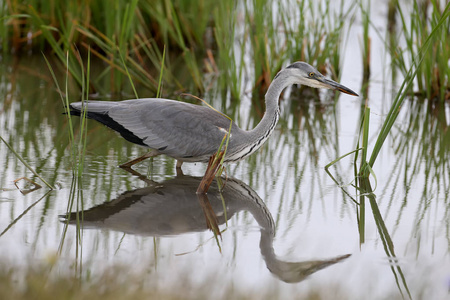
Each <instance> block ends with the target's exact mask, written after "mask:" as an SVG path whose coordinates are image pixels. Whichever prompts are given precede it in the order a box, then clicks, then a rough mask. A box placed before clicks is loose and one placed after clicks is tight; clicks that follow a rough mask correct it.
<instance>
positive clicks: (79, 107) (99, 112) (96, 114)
mask: <svg viewBox="0 0 450 300" xmlns="http://www.w3.org/2000/svg"><path fill="white" fill-rule="evenodd" d="M118 104H119V102H112V101H88V102H73V103H71V104H70V114H71V115H73V116H81V114H82V112H83V108H85V109H86V110H87V111H86V117H87V118H89V119H93V120H95V121H97V122H100V123H102V124H103V125H106V126H107V127H109V128H111V129H112V130H115V131H117V132H118V133H120V135H121V136H122V137H124V138H125V139H126V140H127V141H130V142H132V143H135V144H138V145H142V146H146V145H145V144H144V142H143V140H142V139H141V138H139V137H137V136H136V135H134V134H133V133H132V132H131V131H129V130H128V129H126V128H125V127H123V126H122V125H121V124H119V123H118V122H116V121H115V120H114V119H113V118H111V117H110V116H109V114H108V112H109V110H110V109H111V108H113V107H114V106H116V105H118Z"/></svg>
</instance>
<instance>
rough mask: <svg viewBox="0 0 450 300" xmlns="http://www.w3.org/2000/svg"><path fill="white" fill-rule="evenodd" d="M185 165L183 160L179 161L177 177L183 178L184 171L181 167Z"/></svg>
mask: <svg viewBox="0 0 450 300" xmlns="http://www.w3.org/2000/svg"><path fill="white" fill-rule="evenodd" d="M182 164H183V162H182V161H181V160H177V167H176V169H175V170H176V171H177V176H183V175H184V174H183V170H181V165H182Z"/></svg>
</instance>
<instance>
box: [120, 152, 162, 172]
mask: <svg viewBox="0 0 450 300" xmlns="http://www.w3.org/2000/svg"><path fill="white" fill-rule="evenodd" d="M157 155H159V152H158V151H157V150H152V151H150V152H148V153H145V154H144V155H142V156H139V157H138V158H135V159H132V160H130V161H128V162H126V163H124V164H121V165H120V166H119V167H121V168H122V169H131V167H132V166H134V165H135V164H137V163H140V162H141V161H143V160H145V159H147V158H150V157H155V156H157Z"/></svg>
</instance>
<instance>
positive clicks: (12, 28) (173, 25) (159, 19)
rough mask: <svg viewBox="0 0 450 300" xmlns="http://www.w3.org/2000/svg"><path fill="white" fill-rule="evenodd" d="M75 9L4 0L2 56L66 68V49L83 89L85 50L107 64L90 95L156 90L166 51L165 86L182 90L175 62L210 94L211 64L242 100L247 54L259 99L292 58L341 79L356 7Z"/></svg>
mask: <svg viewBox="0 0 450 300" xmlns="http://www.w3.org/2000/svg"><path fill="white" fill-rule="evenodd" d="M70 3H71V2H70ZM70 3H69V4H66V3H64V2H60V1H48V2H46V3H45V4H43V3H40V1H31V2H29V3H28V5H24V4H21V3H17V2H5V4H4V6H3V7H2V8H1V9H2V10H3V12H6V14H5V15H7V17H5V18H4V19H3V22H1V25H0V26H1V27H0V31H1V32H3V36H4V39H3V40H2V41H1V42H2V45H3V47H2V48H3V52H4V53H6V52H8V51H9V50H10V49H13V51H14V52H16V53H17V52H19V51H26V50H28V51H37V50H50V49H51V51H52V52H54V53H55V54H56V56H57V57H58V58H59V60H60V62H61V66H65V65H66V55H65V53H66V52H67V51H69V52H70V53H71V55H70V56H69V63H68V65H69V71H70V73H71V75H72V76H73V77H74V79H75V80H76V82H78V84H79V86H80V87H81V85H82V84H83V83H82V74H81V71H80V69H79V67H78V64H79V62H78V61H79V58H78V57H79V55H78V52H82V53H86V52H87V51H88V49H91V51H92V54H93V55H95V56H96V57H98V58H100V59H101V60H102V61H103V62H104V65H105V66H104V71H102V72H101V73H100V74H95V76H92V78H93V80H92V81H91V82H90V85H89V89H90V92H91V93H93V92H100V93H101V94H103V95H105V94H110V93H112V94H113V95H114V94H118V93H121V92H123V91H125V92H128V91H129V89H130V88H131V87H130V86H129V85H126V82H125V81H124V80H123V75H124V74H130V75H131V77H132V79H133V82H134V83H135V84H139V85H142V86H144V87H145V88H146V89H148V90H150V91H151V92H153V93H154V92H156V90H157V86H158V80H157V78H156V76H157V74H159V73H161V68H162V65H161V63H160V62H161V61H162V56H163V53H162V50H161V49H162V48H163V45H164V46H166V51H167V53H168V54H169V55H167V59H166V60H165V70H166V72H164V77H163V84H164V85H165V86H170V89H171V90H173V89H183V88H184V87H185V85H184V83H183V82H179V81H178V79H177V76H174V72H177V71H176V70H177V68H178V65H179V64H184V65H186V66H187V67H188V71H189V75H190V77H191V78H192V79H193V82H194V84H195V86H196V87H197V88H198V89H199V90H200V91H204V90H205V89H206V88H208V87H207V86H204V80H203V75H202V71H201V70H202V69H203V68H206V69H207V70H208V72H212V73H213V74H217V75H218V76H219V74H220V78H221V84H222V85H223V86H224V87H225V86H227V87H230V90H231V92H232V95H233V97H234V98H236V99H238V98H239V96H240V93H241V84H242V76H243V70H244V54H245V53H248V51H249V52H251V53H253V55H252V60H251V61H246V62H245V66H246V67H248V68H253V70H254V78H255V83H254V86H255V88H257V89H258V90H260V91H261V92H262V93H261V95H262V94H263V93H264V90H265V89H266V88H267V86H268V84H269V83H270V81H271V78H272V77H273V76H274V74H276V72H277V71H278V70H279V69H280V68H281V66H282V65H283V64H284V63H286V62H287V61H292V60H299V59H302V60H307V61H309V62H310V63H311V64H314V65H316V66H317V67H318V68H319V70H321V71H322V72H324V73H329V72H331V73H330V74H331V76H332V77H337V76H339V64H340V61H339V59H340V51H339V50H340V48H341V43H342V33H343V26H344V20H345V18H346V17H348V16H349V15H350V14H351V13H352V11H353V10H352V8H350V9H348V10H346V12H345V13H344V10H343V5H341V7H340V9H336V8H334V7H332V5H331V1H325V2H320V3H319V4H317V3H316V2H310V1H305V0H302V1H300V2H298V1H287V2H286V3H285V4H283V5H282V4H279V3H277V2H275V1H272V0H267V1H265V0H263V1H257V0H255V1H238V2H235V1H231V0H226V1H221V3H220V4H219V5H216V4H215V3H212V2H210V1H194V2H192V1H186V0H177V1H166V0H160V1H151V2H147V1H139V2H138V1H136V0H135V1H131V2H130V3H129V2H128V1H116V2H115V4H114V5H115V6H116V7H115V9H109V8H110V7H109V5H110V4H109V3H94V2H91V1H82V3H77V4H70ZM291 7H296V8H297V9H295V10H292V9H290V8H291ZM242 11H244V17H243V18H242ZM305 16H307V17H305ZM321 16H326V17H325V18H322V17H321ZM199 58H204V59H199ZM77 59H78V61H77ZM203 61H205V63H204V62H203ZM93 75H94V74H93ZM222 75H223V76H222ZM222 78H223V79H222Z"/></svg>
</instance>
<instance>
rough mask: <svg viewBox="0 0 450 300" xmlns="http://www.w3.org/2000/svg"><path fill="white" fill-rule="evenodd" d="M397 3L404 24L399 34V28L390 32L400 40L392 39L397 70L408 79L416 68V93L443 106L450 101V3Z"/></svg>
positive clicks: (435, 0)
mask: <svg viewBox="0 0 450 300" xmlns="http://www.w3.org/2000/svg"><path fill="white" fill-rule="evenodd" d="M394 2H395V6H396V11H397V12H398V15H399V16H400V20H401V23H400V28H399V29H398V33H397V31H396V30H395V27H393V30H392V31H391V33H390V34H392V35H394V36H396V37H397V38H393V39H391V42H393V43H392V44H391V54H392V64H393V67H394V68H398V69H399V70H400V72H401V73H402V74H403V75H404V76H405V77H407V76H408V73H409V72H408V69H409V68H410V67H411V66H414V67H415V69H417V74H415V78H414V83H415V84H416V85H417V87H416V88H414V91H415V93H416V94H419V95H421V96H425V97H426V98H427V99H430V100H433V101H436V102H440V103H441V104H442V105H443V103H444V101H445V100H450V65H449V57H450V31H449V30H450V29H449V28H450V3H448V2H447V4H444V3H445V1H444V2H442V1H439V0H428V1H422V2H421V3H420V2H419V1H412V3H411V4H410V5H404V6H405V7H402V5H403V4H402V3H401V1H394ZM396 41H397V43H396ZM398 41H405V42H406V46H400V43H399V42H398ZM411 90H413V89H412V88H411V89H410V91H411Z"/></svg>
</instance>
